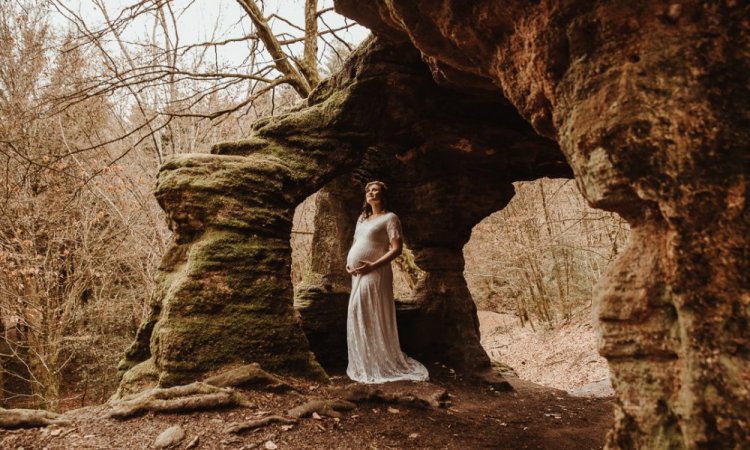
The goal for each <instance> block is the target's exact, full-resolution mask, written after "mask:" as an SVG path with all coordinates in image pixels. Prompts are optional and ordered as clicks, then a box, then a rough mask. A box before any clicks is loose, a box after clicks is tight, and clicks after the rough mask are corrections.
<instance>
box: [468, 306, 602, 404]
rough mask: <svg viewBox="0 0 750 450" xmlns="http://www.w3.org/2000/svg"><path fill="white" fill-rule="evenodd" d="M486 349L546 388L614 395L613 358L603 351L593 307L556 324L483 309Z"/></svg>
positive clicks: (483, 340) (483, 339) (482, 317)
mask: <svg viewBox="0 0 750 450" xmlns="http://www.w3.org/2000/svg"><path fill="white" fill-rule="evenodd" d="M478 313H479V314H478V315H479V324H480V333H481V337H482V347H484V350H485V351H486V352H487V354H488V355H489V356H490V358H491V359H492V360H493V361H499V362H502V363H503V364H504V365H506V366H509V367H511V368H513V370H514V371H515V373H516V374H517V375H518V377H519V378H521V379H523V380H527V381H531V382H534V383H537V384H541V385H542V386H546V387H551V388H557V389H562V390H564V391H569V392H576V391H581V390H586V391H587V392H591V390H592V389H593V391H594V392H595V393H596V394H598V395H599V396H608V395H613V394H614V391H613V390H612V387H611V383H610V380H609V366H608V365H607V360H606V359H604V358H603V357H602V356H601V355H599V352H598V349H597V345H598V342H597V334H596V330H595V328H594V320H593V317H592V316H591V311H590V310H588V309H587V310H584V311H582V312H580V313H578V314H576V315H573V316H572V317H571V318H570V319H569V320H567V321H564V322H562V323H559V324H557V325H556V326H554V327H551V328H550V327H545V326H543V324H539V323H537V324H536V326H531V325H530V324H529V323H528V322H527V323H526V324H524V325H523V326H522V325H521V323H520V322H519V320H518V318H517V317H516V316H515V315H513V314H502V313H497V312H494V311H479V312H478Z"/></svg>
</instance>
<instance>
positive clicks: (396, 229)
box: [387, 214, 402, 241]
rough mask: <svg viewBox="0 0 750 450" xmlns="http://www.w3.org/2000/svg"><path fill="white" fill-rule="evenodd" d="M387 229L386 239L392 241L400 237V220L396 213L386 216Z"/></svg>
mask: <svg viewBox="0 0 750 450" xmlns="http://www.w3.org/2000/svg"><path fill="white" fill-rule="evenodd" d="M387 229H388V241H392V240H394V239H398V238H400V237H402V233H401V221H400V220H399V218H398V216H397V215H395V214H391V217H389V218H388V224H387Z"/></svg>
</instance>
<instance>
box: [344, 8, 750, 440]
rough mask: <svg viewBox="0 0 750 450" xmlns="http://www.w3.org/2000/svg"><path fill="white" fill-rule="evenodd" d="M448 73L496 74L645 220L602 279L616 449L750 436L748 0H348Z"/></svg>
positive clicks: (596, 187) (478, 79) (460, 82)
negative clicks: (614, 409) (613, 387)
mask: <svg viewBox="0 0 750 450" xmlns="http://www.w3.org/2000/svg"><path fill="white" fill-rule="evenodd" d="M336 7H337V10H338V11H340V12H341V13H343V14H345V15H347V16H349V17H351V18H353V19H355V20H357V21H358V22H359V23H361V24H363V25H365V26H367V27H370V28H371V29H372V30H373V31H374V32H375V33H376V34H377V35H379V36H381V37H388V38H390V39H394V40H399V41H408V42H411V43H412V44H413V45H414V46H415V47H416V48H418V49H419V50H420V51H421V52H422V54H423V59H424V60H425V61H426V62H427V63H428V64H429V65H430V67H431V69H432V72H433V76H434V78H435V80H436V81H438V82H439V83H441V84H443V85H446V86H452V87H457V88H458V89H461V88H462V86H465V92H466V93H467V94H468V93H470V92H476V91H477V90H481V89H486V86H487V85H494V86H496V87H497V89H496V90H497V91H498V92H501V93H502V94H503V96H504V97H505V98H507V99H508V100H509V101H510V102H511V103H512V104H513V105H514V106H515V108H516V109H517V110H518V111H519V112H520V114H521V115H522V116H523V117H524V118H525V119H526V120H528V121H529V123H531V124H532V125H533V127H534V129H535V130H536V131H537V132H539V133H540V134H541V135H544V136H548V137H550V138H552V139H555V140H556V141H557V142H559V144H560V147H561V149H562V151H563V152H564V154H565V156H566V158H567V160H568V162H569V163H570V165H571V167H572V169H573V171H574V173H575V176H576V179H577V182H578V185H579V187H580V188H581V190H582V192H583V193H584V195H585V197H586V198H587V199H588V201H589V202H590V203H591V204H592V205H593V206H596V207H600V208H604V209H608V210H611V211H615V212H618V213H619V214H620V215H622V216H623V217H625V218H626V219H627V220H628V221H629V222H630V225H631V227H632V230H633V231H632V234H631V241H630V246H629V248H628V250H627V251H626V252H625V253H624V254H623V255H622V256H621V257H620V259H619V260H618V261H617V262H616V263H615V264H613V265H612V267H611V268H610V270H609V272H608V274H607V275H606V276H605V277H604V279H603V280H602V281H601V283H600V285H599V289H598V292H597V293H596V301H595V303H596V308H597V310H598V316H599V320H600V327H601V333H602V343H601V352H602V354H603V355H605V356H606V357H607V358H608V359H609V361H610V365H611V369H612V372H613V377H614V385H615V389H616V392H617V399H618V400H617V410H616V424H615V428H614V430H613V431H612V432H611V433H610V435H609V438H608V446H609V447H610V448H733V447H734V448H740V447H743V446H745V445H747V443H748V442H750V431H748V430H750V408H749V407H748V405H750V390H749V388H748V386H750V378H749V377H748V374H750V352H749V350H748V348H749V346H750V327H748V322H750V293H749V292H748V285H749V284H750V283H749V281H750V280H749V277H750V275H749V274H750V257H749V256H750V246H749V245H748V236H750V225H749V223H750V220H748V219H749V218H748V208H747V197H748V182H747V172H748V167H750V164H748V156H747V155H748V151H747V147H748V144H747V143H748V142H750V139H749V138H750V106H748V105H750V85H749V84H748V79H749V78H750V67H749V65H750V20H748V17H750V5H748V4H747V2H738V1H735V0H727V1H717V2H699V1H690V0H686V1H681V2H666V1H628V2H618V1H594V2H590V1H583V0H567V1H561V2H555V1H541V2H531V1H521V0H512V1H505V2H502V3H498V2H493V1H490V0H480V1H475V2H455V1H443V2H424V1H419V0H374V1H372V2H357V1H354V0H337V1H336Z"/></svg>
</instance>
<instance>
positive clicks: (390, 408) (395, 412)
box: [388, 406, 401, 414]
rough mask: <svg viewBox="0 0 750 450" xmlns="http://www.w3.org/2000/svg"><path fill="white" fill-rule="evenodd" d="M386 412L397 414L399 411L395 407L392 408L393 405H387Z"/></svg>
mask: <svg viewBox="0 0 750 450" xmlns="http://www.w3.org/2000/svg"><path fill="white" fill-rule="evenodd" d="M388 412H389V413H391V414H398V413H400V412H401V411H399V410H398V409H396V408H393V407H390V406H389V407H388Z"/></svg>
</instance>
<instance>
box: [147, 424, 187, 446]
mask: <svg viewBox="0 0 750 450" xmlns="http://www.w3.org/2000/svg"><path fill="white" fill-rule="evenodd" d="M183 439H185V430H183V429H182V427H181V426H179V425H175V426H173V427H169V428H167V429H166V430H164V431H162V432H161V434H160V435H159V437H157V438H156V440H155V441H154V444H153V446H154V447H155V448H169V447H172V446H175V445H177V444H179V443H180V441H182V440H183Z"/></svg>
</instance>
